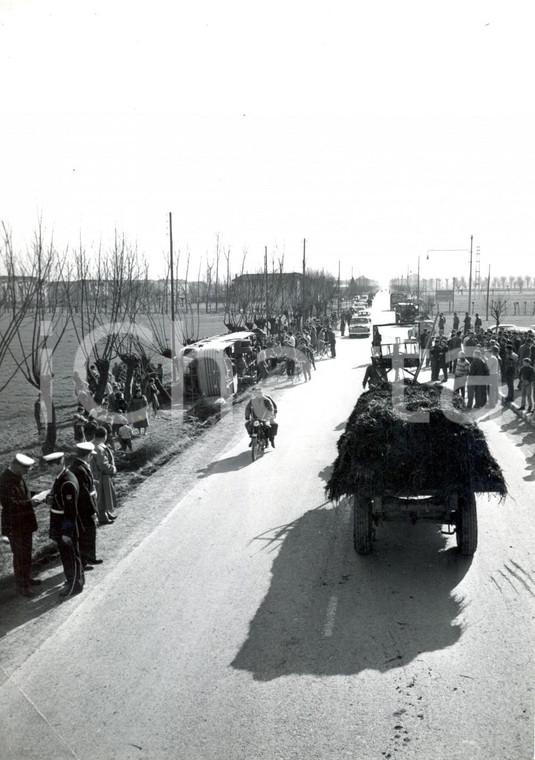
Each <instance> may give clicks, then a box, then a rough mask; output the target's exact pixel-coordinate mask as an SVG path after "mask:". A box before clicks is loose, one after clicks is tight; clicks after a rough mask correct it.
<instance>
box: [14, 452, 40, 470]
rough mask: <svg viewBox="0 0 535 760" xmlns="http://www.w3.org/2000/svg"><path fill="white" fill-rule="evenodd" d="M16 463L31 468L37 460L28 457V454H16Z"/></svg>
mask: <svg viewBox="0 0 535 760" xmlns="http://www.w3.org/2000/svg"><path fill="white" fill-rule="evenodd" d="M15 461H16V462H18V463H19V464H21V465H22V466H23V467H31V466H32V464H35V459H31V457H27V456H26V454H15Z"/></svg>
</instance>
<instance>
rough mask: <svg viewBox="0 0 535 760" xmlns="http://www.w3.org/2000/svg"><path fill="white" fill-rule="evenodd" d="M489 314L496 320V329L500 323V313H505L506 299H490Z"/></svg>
mask: <svg viewBox="0 0 535 760" xmlns="http://www.w3.org/2000/svg"><path fill="white" fill-rule="evenodd" d="M490 313H491V316H492V317H493V318H494V319H495V320H496V329H497V328H498V327H499V325H500V319H501V316H502V314H505V313H507V299H506V298H501V299H498V300H496V301H491V304H490Z"/></svg>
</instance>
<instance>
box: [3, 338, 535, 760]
mask: <svg viewBox="0 0 535 760" xmlns="http://www.w3.org/2000/svg"><path fill="white" fill-rule="evenodd" d="M368 352H369V342H368V341H357V340H349V339H340V340H339V341H338V357H337V358H336V359H335V360H324V361H322V362H321V366H320V367H319V368H318V371H317V372H316V373H315V374H314V375H313V380H312V382H311V383H308V384H303V383H301V384H298V385H289V384H287V383H286V382H285V381H281V382H280V383H279V385H278V386H277V387H275V388H274V389H273V393H274V395H275V398H276V399H277V402H278V404H279V420H280V425H281V429H280V435H279V437H278V441H277V444H278V445H277V449H276V450H275V451H271V450H269V451H268V452H267V453H266V455H265V456H264V458H263V459H261V460H260V461H257V462H255V463H251V462H250V453H249V449H248V448H247V438H246V435H245V433H244V431H243V428H242V418H241V414H242V411H243V410H242V408H240V407H238V408H237V414H238V415H240V416H237V417H236V419H233V418H232V417H231V416H229V417H227V418H226V419H225V420H224V421H223V422H222V423H221V427H220V430H219V431H218V433H217V435H218V436H219V441H220V446H219V451H218V454H217V456H216V457H215V458H214V459H213V460H210V461H205V462H204V465H203V466H202V467H199V468H198V471H196V473H195V476H194V478H193V479H190V480H186V483H185V484H184V482H183V478H181V473H180V470H179V468H178V465H177V466H175V469H174V470H173V468H168V469H167V470H166V475H165V483H163V482H162V489H163V488H165V489H166V492H167V493H168V492H169V488H174V489H176V493H177V499H176V500H177V503H176V505H175V507H174V508H173V509H172V510H171V511H170V513H169V515H168V516H167V517H166V518H165V520H164V521H163V522H161V524H159V525H158V526H157V527H156V528H155V529H154V530H152V532H150V533H149V534H148V535H147V536H146V538H145V539H144V540H143V541H142V542H141V543H140V544H139V545H138V546H137V548H135V549H134V550H133V551H131V552H129V553H128V555H126V556H123V557H122V559H121V560H120V561H117V564H116V566H115V567H114V568H113V569H112V570H111V571H109V572H108V573H107V575H106V576H105V577H104V578H103V580H102V582H100V583H95V582H94V579H92V586H91V590H90V591H88V593H85V592H84V594H83V595H82V596H80V597H78V598H77V599H76V600H72V605H73V606H72V608H71V610H72V611H70V610H69V608H68V605H66V604H64V605H62V606H61V608H59V609H58V610H50V611H48V612H47V614H46V615H45V616H44V618H46V620H44V619H43V620H42V621H40V623H39V624H37V623H34V630H35V640H36V642H38V644H37V646H36V650H35V651H34V652H33V654H32V655H31V656H29V657H28V656H27V655H28V652H27V651H26V654H25V656H24V658H22V657H21V658H19V659H17V658H16V657H15V656H13V653H12V652H10V651H9V641H8V642H7V643H6V642H4V643H3V647H0V655H1V656H2V658H3V661H4V657H5V658H6V661H8V662H9V668H7V669H6V670H5V674H4V680H3V683H2V685H1V690H0V716H1V720H2V723H3V725H1V726H0V737H2V738H0V742H1V743H2V745H0V746H2V747H3V752H2V757H5V758H6V760H19V758H31V759H33V758H35V760H37V759H38V760H63V758H72V757H76V758H80V759H83V760H130V759H134V758H139V759H140V760H167V759H169V760H221V759H222V758H230V759H231V760H242V759H243V760H256V759H258V760H260V759H263V758H265V759H266V760H275V759H277V760H279V759H281V760H290V759H291V760H293V759H294V758H295V759H299V760H300V759H301V758H306V760H311V759H315V758H318V760H331V758H335V759H336V760H338V758H353V759H355V758H358V760H372V759H373V760H376V759H378V758H383V757H386V758H388V757H396V758H406V759H407V760H409V759H410V760H412V759H414V760H416V758H418V760H421V759H422V758H424V760H441V759H442V758H444V759H446V758H447V759H448V760H456V759H457V758H458V759H459V760H461V758H462V760H466V758H468V759H469V760H489V758H493V759H495V760H528V758H529V759H530V760H531V758H532V757H533V693H532V684H533V682H534V679H533V676H534V662H533V641H534V636H533V633H534V628H533V619H534V612H535V604H534V599H535V560H534V557H533V546H534V537H535V536H534V533H535V531H534V520H533V507H532V504H533V497H532V490H533V488H532V486H533V479H534V475H533V467H534V462H533V460H528V459H527V458H526V455H525V450H526V449H525V447H524V445H523V444H524V443H525V444H526V445H531V444H532V443H533V442H532V441H530V440H525V437H526V436H529V435H532V433H530V432H528V431H526V430H524V431H522V429H521V428H517V427H515V426H514V424H515V423H513V421H511V419H510V418H509V417H507V418H505V417H503V416H502V413H501V410H500V411H497V412H490V413H489V412H486V413H483V414H482V415H481V418H482V422H481V425H482V427H483V429H484V430H485V432H486V434H487V436H488V440H489V445H490V446H491V449H492V450H493V452H494V453H495V455H496V456H497V457H498V459H499V461H500V462H501V464H502V466H503V467H504V469H505V473H506V477H507V480H508V484H509V489H510V496H509V497H508V498H507V500H506V501H505V502H503V503H502V504H499V503H498V502H497V501H494V500H488V499H487V497H481V498H479V499H478V509H479V527H480V545H479V549H478V551H477V553H476V555H475V557H474V558H473V560H472V561H467V560H461V559H460V558H459V557H458V555H457V553H456V550H455V549H454V539H452V538H449V537H446V536H444V535H442V534H441V533H440V531H438V530H437V529H436V527H435V526H432V525H416V526H414V527H412V526H398V525H395V526H391V527H383V528H381V530H380V531H379V532H378V540H377V542H376V547H375V550H374V553H373V554H372V555H370V556H369V557H359V556H357V555H356V554H355V553H354V551H353V548H352V542H351V527H350V519H351V515H350V509H349V505H348V504H347V503H345V502H343V503H341V504H340V505H338V506H336V507H335V506H333V505H331V504H328V503H326V502H325V496H324V491H323V488H324V485H325V480H326V478H327V477H328V467H329V465H330V463H331V462H332V461H333V459H334V457H335V447H336V441H337V439H338V437H339V435H340V432H341V430H342V428H343V425H344V423H345V420H346V419H347V416H348V414H349V412H350V411H351V409H352V407H353V404H354V402H355V399H356V396H357V394H358V393H359V392H360V389H361V384H360V383H361V379H362V374H363V371H364V370H363V365H364V364H365V363H366V361H367V359H368ZM519 424H520V423H519ZM526 468H527V469H526ZM153 493H157V490H156V491H155V492H154V490H153ZM54 619H56V620H57V621H58V622H59V623H60V624H59V625H58V626H56V629H55V630H54V632H53V633H52V632H51V630H50V629H51V626H52V624H51V622H50V621H51V620H54ZM43 627H44V629H45V630H47V631H48V632H49V635H48V637H43V635H42V630H43ZM40 632H41V633H40ZM15 639H16V637H14V636H12V638H11V641H12V642H13V641H14V640H15ZM26 645H27V637H26Z"/></svg>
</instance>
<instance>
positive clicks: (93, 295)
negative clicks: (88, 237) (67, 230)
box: [69, 231, 147, 403]
mask: <svg viewBox="0 0 535 760" xmlns="http://www.w3.org/2000/svg"><path fill="white" fill-rule="evenodd" d="M74 259H75V261H74V265H75V273H76V290H75V292H74V294H73V295H72V297H71V298H70V299H69V311H70V317H71V322H72V325H73V327H74V330H75V333H76V337H77V339H78V344H79V346H80V349H81V351H82V354H83V356H84V358H85V369H86V373H87V371H88V368H89V365H90V363H91V360H92V359H94V363H95V366H96V368H97V371H98V375H99V380H98V384H97V387H96V390H95V392H94V396H95V401H96V402H97V403H100V402H101V401H102V398H103V396H104V393H105V389H106V386H107V384H108V378H109V371H110V362H111V361H112V359H113V358H114V357H116V356H118V354H119V353H120V351H121V341H122V340H123V339H124V336H125V335H127V334H128V333H129V332H131V331H132V329H134V330H135V329H137V328H136V327H135V322H136V316H137V315H138V313H139V312H140V310H141V308H142V305H143V303H144V302H146V298H145V288H146V280H147V277H146V264H145V263H144V262H142V261H141V260H140V258H139V256H138V253H137V249H136V248H135V246H132V245H130V244H129V243H128V242H127V240H126V239H125V237H124V235H122V234H118V232H117V231H116V232H115V237H114V243H113V246H112V247H111V248H110V249H108V250H106V251H104V250H103V249H102V246H100V247H99V249H98V251H97V252H96V255H94V256H89V255H88V254H87V252H86V250H85V248H84V247H83V245H82V243H81V242H80V245H79V248H78V250H77V251H76V252H75V254H74Z"/></svg>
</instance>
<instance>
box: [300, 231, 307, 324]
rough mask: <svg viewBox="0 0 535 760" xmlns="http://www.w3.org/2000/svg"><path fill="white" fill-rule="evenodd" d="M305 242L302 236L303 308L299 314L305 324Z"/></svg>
mask: <svg viewBox="0 0 535 760" xmlns="http://www.w3.org/2000/svg"><path fill="white" fill-rule="evenodd" d="M306 243H307V241H306V240H305V238H303V284H302V291H303V309H302V314H301V320H302V322H301V324H302V325H304V324H305V277H306V275H305V271H306Z"/></svg>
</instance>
